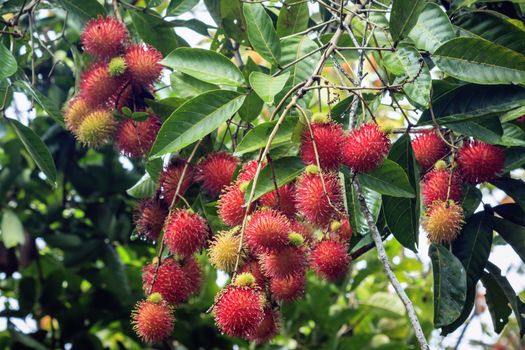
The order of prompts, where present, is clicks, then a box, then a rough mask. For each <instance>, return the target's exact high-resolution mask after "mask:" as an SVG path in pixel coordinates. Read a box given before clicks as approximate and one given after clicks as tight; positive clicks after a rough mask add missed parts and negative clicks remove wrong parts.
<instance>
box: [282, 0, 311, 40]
mask: <svg viewBox="0 0 525 350" xmlns="http://www.w3.org/2000/svg"><path fill="white" fill-rule="evenodd" d="M290 4H293V5H290ZM309 18H310V14H309V12H308V3H306V2H302V3H297V1H295V0H286V1H285V2H284V3H283V6H282V7H281V11H279V17H278V18H277V35H279V37H280V38H282V37H283V36H287V35H292V34H295V33H299V32H302V31H304V30H306V29H307V28H308V19H309Z"/></svg>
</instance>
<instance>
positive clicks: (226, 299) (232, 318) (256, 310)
mask: <svg viewBox="0 0 525 350" xmlns="http://www.w3.org/2000/svg"><path fill="white" fill-rule="evenodd" d="M263 302H264V297H263V295H262V294H261V291H260V289H259V288H256V287H239V286H234V285H230V286H228V287H226V288H225V289H223V290H222V291H221V292H220V293H219V294H218V295H217V297H216V300H215V306H214V308H213V312H214V316H215V322H216V324H217V326H218V327H219V329H220V330H221V332H223V333H225V334H227V335H229V336H237V337H247V336H249V335H250V334H252V333H254V332H255V331H256V329H257V327H258V326H259V324H260V323H261V321H262V320H263V317H264V309H263Z"/></svg>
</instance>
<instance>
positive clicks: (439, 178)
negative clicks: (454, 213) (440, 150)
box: [422, 169, 463, 206]
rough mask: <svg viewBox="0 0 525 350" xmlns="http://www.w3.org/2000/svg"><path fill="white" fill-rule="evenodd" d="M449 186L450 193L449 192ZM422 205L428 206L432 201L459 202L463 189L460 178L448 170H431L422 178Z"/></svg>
mask: <svg viewBox="0 0 525 350" xmlns="http://www.w3.org/2000/svg"><path fill="white" fill-rule="evenodd" d="M449 185H450V191H449ZM422 192H423V204H424V205H425V206H429V205H430V204H432V203H433V202H434V201H437V200H442V201H445V200H447V199H451V200H453V201H455V202H459V201H460V200H461V196H462V195H463V188H462V186H461V178H460V177H459V176H458V175H457V174H456V173H455V172H454V171H451V170H448V169H440V170H437V169H436V170H432V171H431V172H429V173H428V174H426V175H425V177H424V178H423V191H422Z"/></svg>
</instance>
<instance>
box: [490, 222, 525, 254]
mask: <svg viewBox="0 0 525 350" xmlns="http://www.w3.org/2000/svg"><path fill="white" fill-rule="evenodd" d="M493 222H494V230H496V232H498V233H499V235H500V236H501V237H503V239H504V240H505V242H507V243H508V244H510V246H511V247H512V249H514V251H515V252H516V254H518V256H519V257H520V258H521V260H523V262H525V227H523V226H521V225H517V224H514V223H512V222H510V221H507V220H504V219H500V218H498V217H494V218H493Z"/></svg>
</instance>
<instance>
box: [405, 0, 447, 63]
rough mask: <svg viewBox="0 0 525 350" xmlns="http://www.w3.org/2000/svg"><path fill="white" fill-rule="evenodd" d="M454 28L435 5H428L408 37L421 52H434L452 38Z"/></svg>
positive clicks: (445, 15)
mask: <svg viewBox="0 0 525 350" xmlns="http://www.w3.org/2000/svg"><path fill="white" fill-rule="evenodd" d="M455 36H456V35H455V33H454V27H453V26H452V24H451V23H450V20H449V19H448V16H447V14H446V13H445V12H444V11H443V10H442V9H441V7H439V6H438V5H436V4H433V3H428V4H427V5H426V6H425V8H424V9H423V12H421V14H420V15H419V18H418V20H417V23H416V25H415V26H414V28H412V30H411V31H410V33H409V34H408V37H409V38H410V39H412V40H413V41H414V43H415V44H416V47H417V48H418V49H421V50H426V51H429V52H430V53H434V51H435V50H436V49H437V48H438V47H439V46H441V45H442V44H443V43H445V42H446V41H448V40H450V39H452V38H454V37H455Z"/></svg>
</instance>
